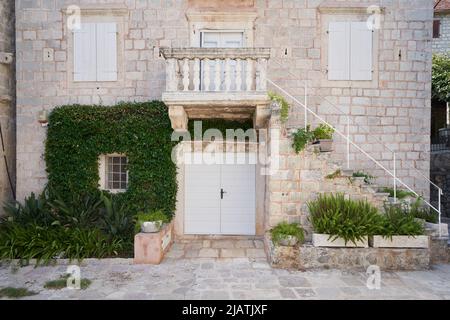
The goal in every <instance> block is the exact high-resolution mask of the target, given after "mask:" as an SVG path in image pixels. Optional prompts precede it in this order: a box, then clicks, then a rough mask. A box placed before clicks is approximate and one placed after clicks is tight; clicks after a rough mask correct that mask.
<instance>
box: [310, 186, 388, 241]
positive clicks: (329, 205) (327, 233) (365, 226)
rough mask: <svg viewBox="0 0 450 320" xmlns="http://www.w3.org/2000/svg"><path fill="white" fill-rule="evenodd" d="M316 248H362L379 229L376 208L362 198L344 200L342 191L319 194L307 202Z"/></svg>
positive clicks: (378, 217) (378, 215) (379, 216)
mask: <svg viewBox="0 0 450 320" xmlns="http://www.w3.org/2000/svg"><path fill="white" fill-rule="evenodd" d="M308 208H309V212H310V217H309V220H310V221H311V223H312V226H313V230H314V233H313V236H312V242H313V245H314V246H316V247H364V248H367V247H368V244H369V241H368V237H369V236H370V235H373V234H376V233H377V231H378V230H379V228H380V222H381V215H380V214H379V213H378V209H377V208H376V207H374V206H372V205H371V204H370V203H368V202H367V201H366V200H358V201H354V200H350V199H346V198H345V196H344V194H342V193H338V194H322V195H319V197H318V198H317V199H316V200H314V201H310V202H308Z"/></svg>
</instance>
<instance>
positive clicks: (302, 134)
mask: <svg viewBox="0 0 450 320" xmlns="http://www.w3.org/2000/svg"><path fill="white" fill-rule="evenodd" d="M313 138H314V134H313V132H311V131H310V127H309V126H307V127H306V130H305V129H304V128H299V129H298V130H297V131H296V132H294V133H293V134H292V147H293V148H294V150H295V152H296V153H297V154H298V153H300V152H301V151H302V150H303V149H305V147H306V145H307V144H308V143H309V142H311V141H312V140H313Z"/></svg>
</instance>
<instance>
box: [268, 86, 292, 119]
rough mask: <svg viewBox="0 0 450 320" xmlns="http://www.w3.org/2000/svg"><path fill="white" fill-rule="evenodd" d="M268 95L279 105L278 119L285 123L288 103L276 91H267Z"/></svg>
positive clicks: (287, 114)
mask: <svg viewBox="0 0 450 320" xmlns="http://www.w3.org/2000/svg"><path fill="white" fill-rule="evenodd" d="M268 96H269V99H270V100H271V101H273V102H276V103H278V104H279V105H280V120H281V122H282V123H285V122H286V121H287V120H288V118H289V108H290V106H289V103H288V102H287V101H286V99H285V98H284V97H283V96H281V95H279V94H277V93H274V92H269V93H268Z"/></svg>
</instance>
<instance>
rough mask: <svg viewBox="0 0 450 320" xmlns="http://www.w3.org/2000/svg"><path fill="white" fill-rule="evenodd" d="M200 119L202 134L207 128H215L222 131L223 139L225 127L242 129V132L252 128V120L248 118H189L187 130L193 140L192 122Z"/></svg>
mask: <svg viewBox="0 0 450 320" xmlns="http://www.w3.org/2000/svg"><path fill="white" fill-rule="evenodd" d="M195 121H201V125H202V135H203V134H204V133H205V131H206V130H208V129H217V130H219V131H220V132H221V133H222V136H223V139H225V138H226V131H227V129H233V130H237V129H242V130H243V131H244V132H245V131H247V130H248V129H252V128H253V121H252V120H249V119H244V120H241V121H239V120H224V119H191V120H189V122H188V131H189V134H190V135H191V139H192V140H194V138H195V137H194V123H195Z"/></svg>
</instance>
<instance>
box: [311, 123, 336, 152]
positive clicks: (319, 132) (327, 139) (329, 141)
mask: <svg viewBox="0 0 450 320" xmlns="http://www.w3.org/2000/svg"><path fill="white" fill-rule="evenodd" d="M333 133H334V129H333V128H332V127H330V126H329V125H327V124H324V123H321V124H320V125H319V126H318V127H317V128H316V129H314V131H313V134H314V139H315V140H317V142H318V144H319V147H320V151H321V152H330V151H333Z"/></svg>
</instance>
